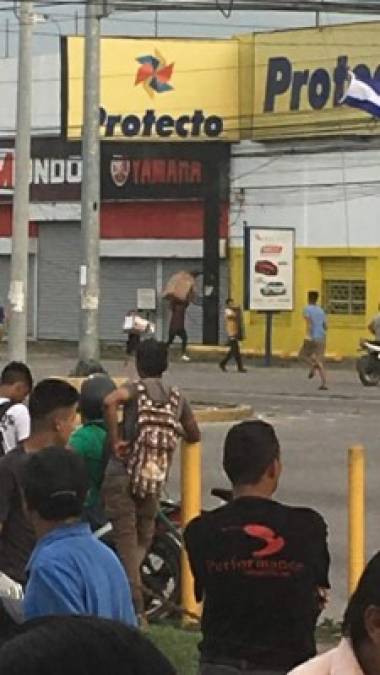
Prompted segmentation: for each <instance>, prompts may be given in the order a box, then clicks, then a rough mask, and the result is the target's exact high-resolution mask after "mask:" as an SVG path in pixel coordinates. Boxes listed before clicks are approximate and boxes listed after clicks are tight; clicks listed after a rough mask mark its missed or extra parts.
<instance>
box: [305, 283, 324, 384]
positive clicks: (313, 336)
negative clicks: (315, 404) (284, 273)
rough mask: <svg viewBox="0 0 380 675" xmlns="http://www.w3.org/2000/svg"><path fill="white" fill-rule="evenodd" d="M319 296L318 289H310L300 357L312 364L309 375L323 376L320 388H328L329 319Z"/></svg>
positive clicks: (311, 376) (310, 376)
mask: <svg viewBox="0 0 380 675" xmlns="http://www.w3.org/2000/svg"><path fill="white" fill-rule="evenodd" d="M318 297H319V293H318V291H309V293H308V304H307V305H306V307H305V309H304V311H303V315H304V318H305V322H306V338H305V340H304V343H303V345H302V348H301V351H300V354H299V358H300V360H301V361H304V362H305V363H307V364H308V365H309V366H310V370H309V375H308V377H309V378H310V379H312V378H313V377H314V375H315V374H316V373H318V374H319V376H320V378H321V384H320V387H319V389H321V390H327V377H326V368H325V365H324V356H325V350H326V332H327V320H326V314H325V312H324V310H323V309H322V307H320V306H319V305H318Z"/></svg>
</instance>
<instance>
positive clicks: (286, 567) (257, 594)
mask: <svg viewBox="0 0 380 675" xmlns="http://www.w3.org/2000/svg"><path fill="white" fill-rule="evenodd" d="M223 467H224V470H225V472H226V474H227V476H228V478H229V480H230V481H231V483H232V489H233V491H232V500H231V502H230V503H229V504H227V505H225V506H222V507H221V508H218V509H216V510H215V511H210V512H208V513H204V514H203V515H201V516H199V517H198V518H195V519H194V520H193V521H191V522H190V524H189V525H188V527H187V528H186V530H185V535H184V536H185V545H186V549H187V552H188V556H189V560H190V565H191V569H192V572H193V576H194V582H195V595H196V598H197V600H198V601H202V600H203V602H204V605H203V616H202V635H203V639H202V642H201V644H200V653H201V659H200V661H201V662H200V675H239V673H244V675H285V673H287V672H288V671H289V670H290V669H291V668H293V667H294V666H295V665H298V664H299V663H302V662H303V661H305V660H306V659H307V658H310V657H311V656H314V655H315V653H316V644H315V636H314V631H315V626H316V621H317V618H318V615H319V613H320V611H321V609H322V607H323V606H324V603H325V600H326V594H327V589H328V588H329V579H328V570H329V562H330V560H329V553H328V549H327V541H326V539H327V529H326V525H325V522H324V520H323V518H322V517H321V516H320V515H319V514H318V513H317V512H315V511H313V510H312V509H308V508H299V507H291V506H287V505H284V504H281V503H279V502H276V501H274V500H273V499H272V495H273V494H274V492H275V491H276V489H277V486H278V483H279V478H280V474H281V460H280V447H279V442H278V439H277V437H276V434H275V432H274V429H273V427H272V426H271V425H270V424H267V423H266V422H263V421H260V420H253V421H247V422H243V423H241V424H239V425H236V426H234V427H232V428H231V429H230V431H229V432H228V434H227V438H226V441H225V446H224V457H223Z"/></svg>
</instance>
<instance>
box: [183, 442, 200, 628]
mask: <svg viewBox="0 0 380 675" xmlns="http://www.w3.org/2000/svg"><path fill="white" fill-rule="evenodd" d="M201 472H202V467H201V444H200V443H185V442H183V443H182V448H181V506H182V512H181V517H182V528H185V526H186V525H187V523H188V522H189V521H190V520H192V518H195V517H196V516H198V515H199V514H200V512H201V504H202V479H201V475H202V473H201ZM181 583H182V609H184V610H185V611H186V612H189V613H191V614H193V615H195V616H194V620H195V617H199V616H200V614H201V608H200V605H199V604H198V603H197V602H196V600H195V597H194V581H193V575H192V574H191V570H190V565H189V561H188V558H187V554H186V551H185V549H183V550H182V566H181ZM191 622H192V619H191V617H190V616H189V615H186V614H185V615H184V618H183V623H185V624H188V623H191Z"/></svg>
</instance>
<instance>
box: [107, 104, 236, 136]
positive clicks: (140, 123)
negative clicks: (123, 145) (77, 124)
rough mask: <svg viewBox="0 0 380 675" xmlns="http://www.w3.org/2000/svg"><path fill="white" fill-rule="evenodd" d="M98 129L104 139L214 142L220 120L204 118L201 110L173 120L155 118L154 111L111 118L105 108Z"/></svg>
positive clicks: (220, 126) (215, 116) (219, 131)
mask: <svg viewBox="0 0 380 675" xmlns="http://www.w3.org/2000/svg"><path fill="white" fill-rule="evenodd" d="M99 126H100V127H102V128H103V129H104V136H105V137H107V138H110V137H112V136H119V135H122V136H126V137H127V138H135V137H142V138H150V137H151V136H158V137H159V138H163V139H165V138H171V137H172V136H178V137H179V138H184V139H186V138H198V137H200V136H207V137H208V138H213V139H216V138H218V137H219V136H220V135H221V134H222V133H223V129H224V127H223V119H222V118H221V117H218V116H217V115H209V116H206V115H205V114H204V112H203V110H194V112H193V114H192V115H180V116H179V117H173V116H172V115H169V114H164V115H157V114H156V112H155V111H154V110H146V111H145V113H144V115H143V116H142V117H138V116H137V115H132V114H131V115H125V116H123V115H120V114H117V115H114V114H110V113H108V112H107V111H106V110H105V108H100V110H99Z"/></svg>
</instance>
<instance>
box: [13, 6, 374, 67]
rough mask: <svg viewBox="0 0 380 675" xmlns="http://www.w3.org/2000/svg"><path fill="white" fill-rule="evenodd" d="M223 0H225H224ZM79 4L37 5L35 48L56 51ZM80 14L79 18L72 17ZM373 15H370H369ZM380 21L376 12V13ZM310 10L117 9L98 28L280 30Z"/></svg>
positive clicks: (117, 31)
mask: <svg viewBox="0 0 380 675" xmlns="http://www.w3.org/2000/svg"><path fill="white" fill-rule="evenodd" d="M225 2H227V0H225ZM10 4H11V3H10V2H9V1H7V0H0V58H6V57H12V56H15V55H16V53H17V34H18V20H17V17H16V16H15V15H14V13H13V12H12V11H11V10H10V9H9V6H10ZM83 12H84V9H83V4H82V5H78V4H76V3H75V2H74V0H65V2H64V3H63V2H59V0H56V2H55V3H54V2H52V3H51V4H50V5H48V4H47V3H46V6H44V8H43V9H41V7H39V8H38V9H37V10H36V14H37V20H38V23H36V25H35V30H34V51H35V53H40V54H41V53H49V52H54V51H56V50H58V44H59V36H60V35H61V34H63V35H65V34H73V33H75V32H76V31H78V32H79V33H80V34H81V33H83V30H84V21H83ZM76 16H77V17H78V18H77V20H76V18H75V17H76ZM366 18H367V19H368V17H360V16H357V15H352V16H350V15H347V14H345V15H342V14H341V15H335V14H327V13H321V14H320V23H321V25H329V24H333V23H339V22H343V23H346V22H350V21H354V20H356V21H357V20H363V19H366ZM373 18H374V17H372V19H373ZM377 18H378V19H379V20H380V15H379V17H377ZM315 21H316V17H315V14H314V13H301V12H286V11H282V12H273V11H260V12H257V11H252V12H249V11H237V10H233V11H232V15H231V17H230V18H229V19H226V18H224V17H223V16H222V14H221V13H220V12H219V11H218V10H217V9H214V10H212V11H198V12H189V11H186V10H181V11H176V12H167V11H165V12H159V13H158V16H156V15H155V12H133V13H131V12H120V11H114V12H112V13H111V15H110V16H109V18H106V19H103V20H102V32H103V34H108V35H130V36H154V35H155V33H156V32H157V34H158V35H159V36H161V37H166V36H168V37H169V36H170V37H173V36H174V37H219V38H223V37H230V36H232V35H234V34H236V33H248V32H252V31H258V30H272V29H283V28H289V27H299V26H310V25H315Z"/></svg>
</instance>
